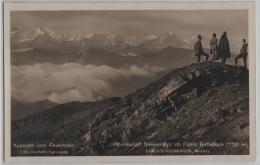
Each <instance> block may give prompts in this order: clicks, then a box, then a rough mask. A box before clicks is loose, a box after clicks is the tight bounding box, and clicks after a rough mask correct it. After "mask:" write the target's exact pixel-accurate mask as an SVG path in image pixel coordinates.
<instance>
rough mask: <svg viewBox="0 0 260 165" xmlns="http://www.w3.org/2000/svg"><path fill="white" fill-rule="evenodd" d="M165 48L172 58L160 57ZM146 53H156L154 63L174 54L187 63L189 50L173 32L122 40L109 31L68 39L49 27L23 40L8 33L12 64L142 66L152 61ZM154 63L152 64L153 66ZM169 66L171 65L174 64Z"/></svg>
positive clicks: (13, 33) (19, 34)
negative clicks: (45, 63) (70, 63)
mask: <svg viewBox="0 0 260 165" xmlns="http://www.w3.org/2000/svg"><path fill="white" fill-rule="evenodd" d="M164 49H167V51H171V55H167V56H166V55H164V56H160V54H161V52H163V51H164ZM181 53H184V54H181ZM149 54H152V55H153V56H156V54H158V57H157V58H154V57H153V59H154V60H155V61H156V60H157V59H161V58H164V61H167V59H168V60H169V61H176V57H175V56H174V54H179V55H182V57H181V58H182V59H185V61H190V58H191V57H190V56H191V54H192V51H191V50H190V49H187V44H186V43H185V42H184V41H182V40H181V39H180V38H179V37H178V36H177V35H176V34H175V33H174V32H168V33H166V34H162V35H160V36H156V35H150V36H147V37H145V38H143V39H141V40H137V38H136V37H135V36H131V37H129V38H123V37H120V36H118V35H116V34H113V33H110V32H98V33H93V34H88V35H72V36H67V35H65V34H58V33H57V32H55V31H54V30H51V29H49V28H38V29H36V31H35V34H34V35H33V36H32V37H31V38H25V37H24V35H23V33H22V32H19V30H16V31H12V32H11V55H12V57H11V63H12V64H13V65H30V64H34V63H44V62H49V63H55V64H62V63H66V62H78V63H83V64H94V65H112V66H115V67H118V66H120V65H125V64H126V63H128V64H132V63H133V64H134V63H139V64H141V65H144V64H145V63H147V62H146V61H152V60H150V58H151V57H152V56H148V55H149ZM166 54H167V53H166ZM168 54H169V53H168ZM97 59H98V60H97ZM155 61H154V62H153V63H156V62H155ZM158 64H161V63H158ZM171 65H174V62H173V63H172V64H171Z"/></svg>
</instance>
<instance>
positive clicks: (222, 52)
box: [218, 32, 231, 63]
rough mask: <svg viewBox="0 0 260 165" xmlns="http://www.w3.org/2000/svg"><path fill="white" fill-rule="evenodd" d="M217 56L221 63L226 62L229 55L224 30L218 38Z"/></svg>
mask: <svg viewBox="0 0 260 165" xmlns="http://www.w3.org/2000/svg"><path fill="white" fill-rule="evenodd" d="M218 56H219V57H220V58H221V61H222V62H223V63H226V59H227V58H230V57H231V53H230V46H229V41H228V38H227V33H226V32H224V33H223V34H222V36H221V37H220V39H219V44H218Z"/></svg>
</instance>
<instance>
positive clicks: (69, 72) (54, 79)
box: [11, 63, 165, 103]
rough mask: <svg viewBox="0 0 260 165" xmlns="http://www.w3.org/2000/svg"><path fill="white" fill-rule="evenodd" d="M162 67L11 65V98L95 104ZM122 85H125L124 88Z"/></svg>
mask: <svg viewBox="0 0 260 165" xmlns="http://www.w3.org/2000/svg"><path fill="white" fill-rule="evenodd" d="M164 70H165V68H163V67H157V66H148V65H146V66H142V67H140V66H135V65H132V66H128V67H122V68H114V67H111V66H107V65H101V66H95V65H81V64H78V63H65V64H62V65H55V64H50V63H41V64H38V63H37V64H34V65H20V66H14V65H13V66H11V91H12V93H11V94H12V97H13V98H15V99H17V100H19V101H22V102H35V101H40V100H49V101H51V102H55V103H65V102H70V101H96V100H101V99H104V98H106V97H112V96H113V94H115V93H116V92H115V91H114V90H115V89H116V87H115V84H114V82H117V83H116V84H121V85H120V86H118V87H120V88H122V87H124V86H126V87H127V86H128V85H129V84H128V82H129V80H131V78H132V77H143V78H146V79H147V78H148V79H149V78H154V77H155V76H156V74H157V73H159V72H161V71H164ZM124 84H125V85H124Z"/></svg>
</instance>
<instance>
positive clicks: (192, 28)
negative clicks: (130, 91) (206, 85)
mask: <svg viewBox="0 0 260 165" xmlns="http://www.w3.org/2000/svg"><path fill="white" fill-rule="evenodd" d="M11 23H12V27H16V28H19V29H27V30H28V29H32V30H33V29H35V28H36V27H42V26H45V27H50V28H53V29H54V30H57V31H58V32H62V33H72V34H75V33H76V34H77V33H79V34H88V33H93V32H101V31H102V32H104V31H105V32H114V33H117V34H119V35H122V36H129V35H136V36H137V37H143V36H146V35H149V34H162V33H165V32H169V31H174V32H176V33H177V34H178V35H179V36H180V37H182V38H184V39H185V38H189V37H191V36H194V35H196V34H198V33H201V34H204V35H209V36H211V34H212V32H217V33H218V34H219V35H220V34H221V33H222V32H223V31H227V32H228V34H229V36H230V37H232V38H233V39H232V40H235V41H236V40H239V42H240V40H241V38H243V37H245V38H247V31H248V18H247V11H246V10H211V11H207V10H204V11H202V10H200V11H199V10H198V11H194V10H193V11H191V10H190V11H188V10H185V11H176V10H175V11H29V12H28V11H19V12H12V13H11Z"/></svg>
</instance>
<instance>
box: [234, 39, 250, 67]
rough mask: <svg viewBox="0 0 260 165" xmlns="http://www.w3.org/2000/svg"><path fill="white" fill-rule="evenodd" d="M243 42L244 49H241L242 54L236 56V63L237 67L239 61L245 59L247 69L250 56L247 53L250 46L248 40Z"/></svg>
mask: <svg viewBox="0 0 260 165" xmlns="http://www.w3.org/2000/svg"><path fill="white" fill-rule="evenodd" d="M242 42H243V45H242V48H241V49H240V53H239V55H237V56H236V58H235V62H236V65H237V60H238V59H240V58H243V61H244V66H245V67H247V62H246V61H247V60H246V59H247V55H248V52H247V47H248V44H247V43H246V39H243V40H242Z"/></svg>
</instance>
